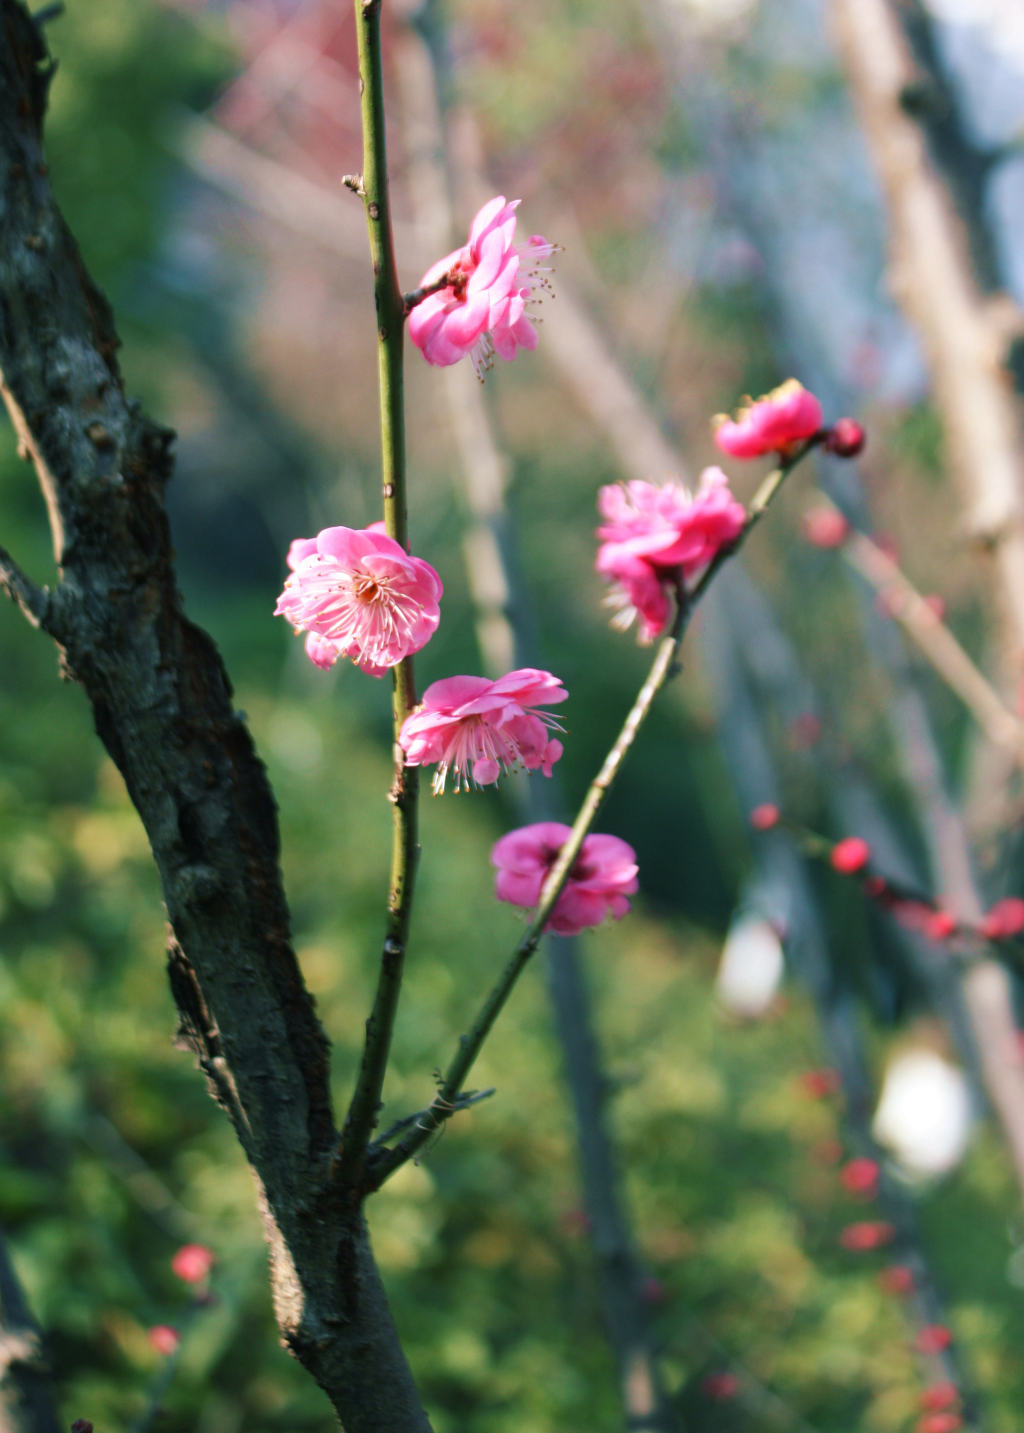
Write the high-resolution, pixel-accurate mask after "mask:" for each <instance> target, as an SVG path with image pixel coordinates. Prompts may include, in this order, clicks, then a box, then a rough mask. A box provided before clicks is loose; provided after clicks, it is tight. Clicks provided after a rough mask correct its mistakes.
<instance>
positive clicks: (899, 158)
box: [833, 0, 1024, 678]
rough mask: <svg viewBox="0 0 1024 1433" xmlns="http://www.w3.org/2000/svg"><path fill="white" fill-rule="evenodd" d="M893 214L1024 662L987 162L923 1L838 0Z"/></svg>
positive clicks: (906, 297) (1000, 596) (1014, 325)
mask: <svg viewBox="0 0 1024 1433" xmlns="http://www.w3.org/2000/svg"><path fill="white" fill-rule="evenodd" d="M833 14H834V18H835V24H836V30H837V33H838V37H839V42H840V51H841V53H842V56H843V59H844V62H845V64H846V68H847V71H848V74H849V78H850V83H851V86H852V89H853V93H854V97H855V99H856V101H857V105H858V108H859V110H860V115H861V120H862V123H863V126H864V132H865V134H866V136H867V140H868V144H869V146H870V149H871V153H872V156H873V158H874V162H875V167H876V169H877V171H878V175H879V178H880V179H881V182H882V187H883V190H884V195H885V201H886V206H887V208H888V211H889V220H890V236H891V238H890V244H891V284H892V289H893V292H894V293H895V295H896V297H897V299H898V300H899V302H900V303H901V304H902V305H903V307H904V308H905V309H906V311H907V314H908V316H909V318H910V320H911V322H912V323H913V324H914V326H915V328H916V329H917V332H918V333H919V335H920V337H921V341H922V343H923V345H924V349H925V354H926V356H927V360H928V364H929V367H930V368H931V372H932V377H933V380H934V384H935V398H936V408H937V410H938V414H939V418H940V420H941V422H942V425H943V428H944V431H945V434H946V441H947V444H948V452H949V460H950V465H951V467H952V469H953V472H954V475H955V476H956V478H957V479H958V481H959V483H960V487H961V493H962V498H963V503H964V509H965V513H966V518H967V527H968V531H969V533H970V534H971V536H973V537H974V538H975V539H976V541H977V542H978V543H979V545H980V546H981V547H982V548H983V549H984V550H985V551H986V552H988V553H989V554H990V555H991V560H992V566H993V576H994V578H995V582H996V601H997V609H998V612H999V615H1000V621H1001V628H1002V638H1003V653H1004V658H1005V659H1006V660H1005V665H1006V666H1008V667H1009V669H1010V670H1011V671H1012V673H1013V675H1014V676H1015V677H1018V678H1019V677H1020V675H1021V672H1022V669H1024V424H1022V420H1021V411H1020V404H1019V402H1018V401H1017V400H1016V399H1015V394H1014V384H1015V366H1014V355H1015V353H1017V352H1018V351H1019V345H1020V337H1021V333H1022V332H1024V323H1022V319H1021V315H1020V312H1019V310H1018V309H1017V308H1016V306H1015V305H1014V303H1013V301H1012V300H1011V299H1010V298H1009V297H1008V296H1007V295H1005V294H1001V293H999V291H998V273H997V265H996V260H995V256H994V252H993V247H992V244H991V239H990V237H989V236H988V234H987V233H986V230H985V225H984V220H983V212H984V198H985V181H986V179H987V172H988V168H989V166H988V164H987V162H986V160H985V157H984V156H983V155H981V154H979V153H978V151H977V150H974V149H972V147H971V146H970V145H969V143H968V141H967V140H966V139H965V137H964V133H963V129H962V126H961V125H960V124H959V120H958V112H957V109H956V104H955V96H954V95H953V93H952V91H951V90H950V88H949V87H948V85H947V86H944V87H941V88H940V85H941V80H942V77H941V75H940V72H939V69H938V65H937V61H936V57H935V49H934V43H933V37H932V34H931V30H930V25H929V21H928V19H927V17H926V16H925V15H924V13H923V11H922V9H921V7H920V5H918V4H917V3H916V2H915V0H898V3H897V0H833Z"/></svg>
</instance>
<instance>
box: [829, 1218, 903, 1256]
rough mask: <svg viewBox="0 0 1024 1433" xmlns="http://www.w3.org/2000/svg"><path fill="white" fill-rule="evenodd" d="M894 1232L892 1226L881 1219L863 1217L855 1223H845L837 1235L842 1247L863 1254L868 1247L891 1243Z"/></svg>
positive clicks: (878, 1246)
mask: <svg viewBox="0 0 1024 1433" xmlns="http://www.w3.org/2000/svg"><path fill="white" fill-rule="evenodd" d="M895 1233H896V1230H895V1229H894V1228H893V1226H892V1225H891V1224H886V1223H885V1221H884V1220H882V1219H865V1220H862V1221H861V1222H860V1223H857V1224H847V1226H846V1228H845V1229H843V1230H842V1231H841V1233H840V1235H839V1243H840V1244H841V1246H842V1247H843V1248H844V1249H849V1250H850V1251H851V1252H853V1253H855V1254H863V1253H866V1252H867V1251H868V1250H869V1249H880V1248H881V1247H882V1245H883V1244H891V1243H892V1240H893V1237H894V1236H895Z"/></svg>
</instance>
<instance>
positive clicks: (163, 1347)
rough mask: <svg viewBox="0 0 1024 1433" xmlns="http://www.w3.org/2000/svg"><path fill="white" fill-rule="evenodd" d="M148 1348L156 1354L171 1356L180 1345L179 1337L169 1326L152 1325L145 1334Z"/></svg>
mask: <svg viewBox="0 0 1024 1433" xmlns="http://www.w3.org/2000/svg"><path fill="white" fill-rule="evenodd" d="M146 1338H147V1340H148V1341H149V1346H150V1348H153V1349H156V1351H157V1353H162V1354H172V1353H174V1352H175V1351H176V1349H177V1347H178V1345H179V1344H180V1343H181V1335H180V1334H179V1333H178V1330H177V1329H174V1328H171V1326H170V1324H154V1325H153V1327H152V1328H151V1329H150V1330H149V1332H148V1333H147V1334H146Z"/></svg>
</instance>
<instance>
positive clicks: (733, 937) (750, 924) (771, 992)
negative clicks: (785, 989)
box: [715, 911, 785, 1020]
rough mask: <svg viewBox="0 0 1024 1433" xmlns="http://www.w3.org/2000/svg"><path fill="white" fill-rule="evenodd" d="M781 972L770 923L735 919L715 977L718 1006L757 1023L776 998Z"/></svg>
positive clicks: (779, 944)
mask: <svg viewBox="0 0 1024 1433" xmlns="http://www.w3.org/2000/svg"><path fill="white" fill-rule="evenodd" d="M784 968H785V961H784V959H783V954H782V942H781V940H780V939H779V934H778V931H777V930H776V928H775V926H774V925H772V923H771V921H768V920H765V919H764V917H763V916H759V915H754V914H752V913H751V912H749V911H748V912H745V913H744V914H742V915H738V916H735V917H734V918H733V921H732V924H731V925H730V926H729V933H728V935H727V936H726V938H725V945H724V947H723V948H722V958H721V961H720V962H719V966H718V974H717V976H716V977H715V994H716V996H717V997H718V1001H719V1004H720V1005H722V1006H723V1007H724V1009H726V1010H728V1012H729V1014H730V1015H738V1016H740V1017H741V1018H743V1019H745V1020H755V1019H757V1017H758V1016H760V1015H763V1014H764V1013H765V1011H766V1010H768V1008H769V1007H770V1005H771V1003H772V1001H773V1000H774V999H775V997H776V995H777V994H778V991H779V986H780V985H781V984H782V976H783V973H784Z"/></svg>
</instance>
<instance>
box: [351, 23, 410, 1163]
mask: <svg viewBox="0 0 1024 1433" xmlns="http://www.w3.org/2000/svg"><path fill="white" fill-rule="evenodd" d="M355 8H356V33H357V38H358V48H359V76H360V81H361V94H362V99H361V107H362V122H363V175H362V180H363V182H362V190H363V203H364V206H365V209H366V222H367V230H368V233H369V240H370V259H371V263H372V265H373V276H374V300H375V303H376V309H377V375H378V380H379V385H380V425H381V484H382V498H383V504H384V523H385V526H386V529H387V534H388V536H389V537H392V538H394V539H395V541H396V542H399V543H400V544H401V545H402V547H404V548H408V542H409V536H408V515H407V511H406V481H405V480H406V474H405V412H404V399H403V380H402V344H403V324H404V319H405V305H404V301H403V298H402V294H401V290H400V289H399V286H398V271H397V266H396V264H395V248H394V241H393V238H392V234H391V206H390V200H389V196H388V169H387V137H386V133H385V125H384V82H383V75H382V67H381V42H380V0H356V7H355ZM393 679H394V680H393V686H392V717H393V724H394V737H395V747H394V750H395V768H394V779H393V781H392V784H391V790H390V792H389V800H390V801H391V803H392V807H393V817H392V838H391V878H390V884H389V890H388V913H387V927H386V934H385V939H384V945H383V949H382V952H381V962H380V971H379V975H378V979H377V991H376V995H375V996H374V1002H373V1009H372V1011H371V1013H370V1017H369V1019H368V1020H367V1022H366V1038H365V1041H364V1045H363V1055H362V1060H361V1063H360V1068H359V1076H358V1079H357V1081H356V1087H355V1090H354V1092H353V1095H352V1101H351V1103H350V1105H349V1109H348V1114H347V1116H346V1119H345V1124H344V1126H343V1129H342V1136H341V1146H340V1158H339V1163H338V1170H337V1174H338V1179H339V1181H340V1183H341V1185H342V1187H343V1188H348V1189H351V1190H355V1189H356V1188H357V1187H358V1185H359V1183H360V1176H361V1173H362V1168H363V1163H364V1159H365V1156H366V1149H367V1146H368V1144H369V1142H370V1137H371V1135H372V1133H373V1128H374V1125H375V1124H376V1121H377V1112H378V1109H379V1107H380V1101H381V1092H382V1089H383V1086H384V1074H385V1070H386V1068H387V1061H388V1054H389V1052H390V1049H391V1037H392V1033H393V1031H394V1024H395V1016H396V1013H397V1010H398V998H399V995H400V993H401V988H402V970H403V967H404V964H405V948H406V942H407V940H408V936H409V922H410V917H411V912H412V898H413V886H414V882H415V875H416V863H417V857H418V855H419V844H418V835H417V803H418V796H419V771H418V769H417V768H416V767H407V766H406V765H405V757H404V753H403V752H402V748H401V747H400V746H399V744H398V735H399V732H400V730H401V727H402V723H403V722H404V721H405V719H406V717H407V716H408V715H409V713H410V712H411V711H412V709H413V707H414V706H415V705H416V679H415V675H414V672H413V662H412V658H411V657H405V658H403V660H402V661H401V662H400V663H399V664H398V666H397V667H395V669H394V672H393Z"/></svg>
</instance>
